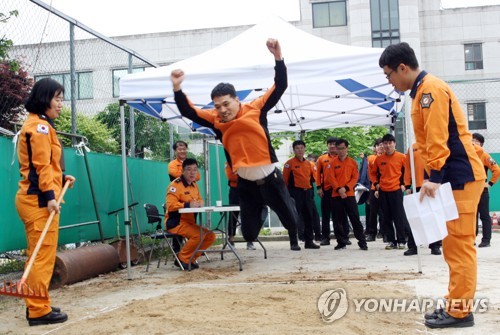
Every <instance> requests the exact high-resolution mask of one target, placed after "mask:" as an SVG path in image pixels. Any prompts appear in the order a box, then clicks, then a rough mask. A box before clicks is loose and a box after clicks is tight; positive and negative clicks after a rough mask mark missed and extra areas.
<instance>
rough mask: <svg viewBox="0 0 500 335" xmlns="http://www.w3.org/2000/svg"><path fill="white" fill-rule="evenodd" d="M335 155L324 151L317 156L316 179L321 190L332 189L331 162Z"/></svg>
mask: <svg viewBox="0 0 500 335" xmlns="http://www.w3.org/2000/svg"><path fill="white" fill-rule="evenodd" d="M335 157H336V156H333V155H330V154H329V153H326V154H323V155H321V156H319V158H318V161H317V162H316V181H317V182H321V184H318V186H319V185H321V188H322V189H323V191H328V190H331V189H332V181H333V170H332V169H331V163H332V161H333V159H334V158H335Z"/></svg>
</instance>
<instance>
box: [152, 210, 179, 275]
mask: <svg viewBox="0 0 500 335" xmlns="http://www.w3.org/2000/svg"><path fill="white" fill-rule="evenodd" d="M144 209H145V210H146V215H147V217H148V223H151V224H155V223H156V227H155V231H154V232H153V233H151V234H150V235H149V236H150V237H151V239H152V240H153V245H152V246H151V250H150V251H149V256H148V263H147V266H146V272H148V270H149V263H150V261H151V256H152V255H153V252H154V250H155V249H156V248H157V247H158V246H159V247H160V251H161V252H160V256H159V257H158V265H157V268H159V267H160V262H161V258H162V255H163V254H164V251H165V243H166V244H167V245H168V248H169V250H170V252H172V255H173V256H174V258H175V260H176V261H177V263H178V264H179V266H180V267H181V269H182V270H184V268H183V266H182V263H181V262H180V261H179V258H178V257H177V254H176V253H175V251H174V248H173V247H172V239H174V238H177V239H179V240H180V241H183V238H182V236H180V235H177V234H172V233H169V232H167V231H166V230H164V229H163V227H162V225H161V224H162V220H163V215H161V214H160V213H159V212H158V208H157V207H156V206H155V205H152V204H144ZM167 258H168V257H167V256H166V255H165V265H166V264H167Z"/></svg>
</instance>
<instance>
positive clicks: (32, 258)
mask: <svg viewBox="0 0 500 335" xmlns="http://www.w3.org/2000/svg"><path fill="white" fill-rule="evenodd" d="M69 184H70V181H69V180H67V181H66V182H65V183H64V187H63V189H62V191H61V195H59V199H57V206H60V205H61V202H62V200H63V197H64V194H65V193H66V191H67V190H68V187H69ZM55 215H56V211H52V212H51V213H50V215H49V218H48V219H47V222H46V223H45V227H44V228H43V230H42V233H41V234H40V238H39V239H38V242H37V243H36V246H35V250H33V253H32V254H31V257H30V260H29V262H28V265H27V266H26V269H24V273H23V276H22V277H21V280H20V281H19V286H21V287H22V286H23V285H24V284H25V283H26V279H28V275H29V274H30V271H31V268H32V267H33V263H35V258H36V255H37V254H38V251H39V250H40V248H41V247H42V243H43V240H44V239H45V235H47V232H48V231H49V227H50V224H51V223H52V220H53V219H54V216H55Z"/></svg>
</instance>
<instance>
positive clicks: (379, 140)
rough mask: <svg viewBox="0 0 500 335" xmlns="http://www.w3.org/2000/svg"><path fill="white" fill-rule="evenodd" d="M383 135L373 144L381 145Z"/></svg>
mask: <svg viewBox="0 0 500 335" xmlns="http://www.w3.org/2000/svg"><path fill="white" fill-rule="evenodd" d="M382 142H383V141H382V137H379V138H377V139H376V140H375V143H373V146H374V147H376V146H377V145H379V144H380V143H382Z"/></svg>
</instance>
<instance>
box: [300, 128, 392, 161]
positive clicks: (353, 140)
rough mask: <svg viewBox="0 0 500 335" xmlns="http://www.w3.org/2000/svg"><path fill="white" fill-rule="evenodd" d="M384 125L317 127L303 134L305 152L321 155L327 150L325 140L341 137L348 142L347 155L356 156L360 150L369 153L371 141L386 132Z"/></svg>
mask: <svg viewBox="0 0 500 335" xmlns="http://www.w3.org/2000/svg"><path fill="white" fill-rule="evenodd" d="M387 132H388V130H387V128H385V127H368V126H367V127H348V128H334V129H319V130H314V131H311V132H308V133H306V134H305V135H304V138H303V140H304V142H306V144H307V153H315V154H317V155H321V154H323V153H324V152H326V151H327V146H326V140H327V139H328V138H329V137H332V136H333V137H337V138H343V139H345V140H347V141H348V142H349V156H350V157H352V158H358V157H359V154H360V153H361V152H364V153H365V154H366V153H368V154H371V152H372V147H373V143H374V142H375V140H376V139H377V138H379V137H382V136H384V135H385V134H387Z"/></svg>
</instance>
